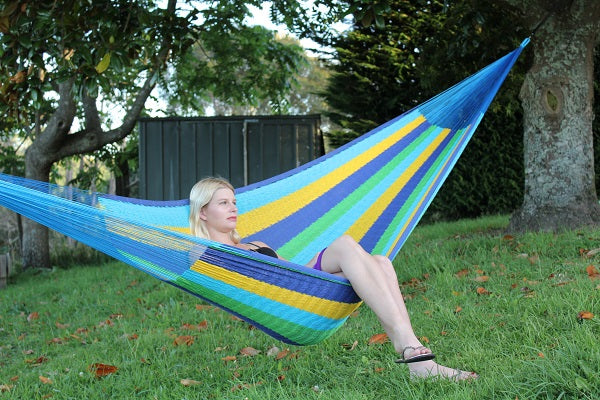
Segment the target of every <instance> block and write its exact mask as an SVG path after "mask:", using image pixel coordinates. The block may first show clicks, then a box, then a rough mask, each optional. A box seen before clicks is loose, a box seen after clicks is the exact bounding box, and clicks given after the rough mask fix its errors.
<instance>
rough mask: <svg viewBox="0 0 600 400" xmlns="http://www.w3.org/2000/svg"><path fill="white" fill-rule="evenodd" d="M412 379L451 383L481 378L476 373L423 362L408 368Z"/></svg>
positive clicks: (431, 362)
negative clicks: (428, 379)
mask: <svg viewBox="0 0 600 400" xmlns="http://www.w3.org/2000/svg"><path fill="white" fill-rule="evenodd" d="M408 368H409V370H410V377H411V378H435V379H448V380H451V381H456V382H458V381H464V380H471V379H477V378H479V375H477V374H476V373H475V372H469V371H461V370H459V369H455V368H448V367H444V366H443V365H440V364H437V363H436V362H433V361H423V362H417V363H414V364H410V365H409V366H408Z"/></svg>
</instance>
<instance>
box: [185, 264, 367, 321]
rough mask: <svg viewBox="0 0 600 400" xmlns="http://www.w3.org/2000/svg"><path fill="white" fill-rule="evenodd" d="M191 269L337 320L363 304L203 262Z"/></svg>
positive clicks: (262, 295)
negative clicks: (325, 297) (284, 285)
mask: <svg viewBox="0 0 600 400" xmlns="http://www.w3.org/2000/svg"><path fill="white" fill-rule="evenodd" d="M190 269H191V270H193V271H195V272H198V273H199V274H202V275H206V276H208V277H210V278H213V279H215V280H218V281H221V282H224V283H226V284H229V285H232V286H235V287H237V288H240V289H243V290H246V291H249V292H252V293H254V294H257V295H259V296H261V297H265V298H268V299H271V300H274V301H276V302H279V303H282V304H286V305H288V306H291V307H295V308H298V309H301V310H303V311H306V312H309V313H313V314H317V315H320V316H323V317H327V318H331V319H336V320H337V319H342V318H345V317H347V316H348V315H349V314H350V313H352V312H353V311H354V310H355V309H357V308H358V307H359V306H360V304H361V303H362V302H357V303H351V304H349V303H342V302H339V301H333V300H328V299H323V298H319V297H316V296H311V295H308V294H304V293H299V292H295V291H293V290H290V289H285V288H281V287H279V286H275V285H271V284H270V283H265V282H262V281H260V280H257V279H253V278H250V277H248V276H245V275H242V274H239V273H237V272H232V271H228V270H226V269H224V268H221V267H218V266H216V265H213V264H209V263H207V262H205V261H202V260H197V261H196V262H195V263H194V264H193V265H192V266H191V268H190Z"/></svg>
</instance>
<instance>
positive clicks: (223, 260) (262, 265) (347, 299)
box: [200, 248, 360, 303]
mask: <svg viewBox="0 0 600 400" xmlns="http://www.w3.org/2000/svg"><path fill="white" fill-rule="evenodd" d="M242 251H243V250H242ZM248 253H251V252H248ZM251 256H252V258H247V259H240V258H238V257H239V256H236V255H235V254H229V253H226V252H218V251H216V250H213V249H210V248H209V249H207V251H206V253H205V254H204V255H203V256H202V257H200V259H202V260H203V261H206V262H208V263H209V264H212V265H215V266H217V267H222V268H225V269H227V270H228V271H234V272H237V273H239V274H241V275H244V276H247V277H250V278H253V279H256V280H260V281H262V282H265V283H269V284H271V285H274V286H278V287H281V288H285V289H289V290H293V291H295V292H298V293H303V294H307V295H311V296H315V297H321V295H320V292H321V289H320V287H319V286H320V285H319V284H321V285H323V284H329V285H332V288H334V287H335V285H340V286H345V287H350V284H349V283H347V281H346V280H345V279H341V278H337V277H335V276H333V275H330V274H327V273H325V272H322V271H317V270H314V269H312V268H308V267H304V266H302V265H297V264H293V263H290V262H287V261H285V260H277V259H274V258H273V257H269V256H265V255H262V254H259V253H253V254H251ZM248 257H250V255H248ZM242 260H243V262H242ZM273 264H276V265H273ZM282 266H284V267H285V266H287V268H282ZM302 269H305V270H306V271H302ZM298 273H302V274H303V275H306V276H311V277H312V278H315V279H313V280H311V282H310V284H302V285H299V284H300V283H301V282H300V281H299V276H298ZM319 277H321V278H322V279H319ZM336 278H337V279H336ZM332 281H333V282H332ZM336 281H337V282H336ZM327 295H328V297H327V299H328V300H333V301H337V302H340V303H356V302H358V301H360V298H359V297H358V296H357V295H356V293H354V291H353V290H330V291H329V292H328V293H327Z"/></svg>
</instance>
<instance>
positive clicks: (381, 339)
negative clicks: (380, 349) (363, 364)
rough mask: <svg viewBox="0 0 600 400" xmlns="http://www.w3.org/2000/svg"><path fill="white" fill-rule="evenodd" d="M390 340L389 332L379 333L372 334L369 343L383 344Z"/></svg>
mask: <svg viewBox="0 0 600 400" xmlns="http://www.w3.org/2000/svg"><path fill="white" fill-rule="evenodd" d="M387 341H388V335H387V333H378V334H377V335H373V336H371V338H370V339H369V344H383V343H385V342H387Z"/></svg>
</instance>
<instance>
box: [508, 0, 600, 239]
mask: <svg viewBox="0 0 600 400" xmlns="http://www.w3.org/2000/svg"><path fill="white" fill-rule="evenodd" d="M588 6H589V7H588ZM592 8H596V10H595V11H594V12H596V11H597V7H595V6H594V7H592V3H591V2H589V0H574V1H573V2H572V3H571V8H570V9H569V10H568V11H567V10H564V11H565V12H564V13H556V14H553V15H551V17H550V18H549V19H548V20H547V21H546V23H545V24H544V25H543V26H542V27H541V28H540V31H539V33H536V35H535V36H534V38H533V41H532V47H533V51H534V65H533V66H532V68H531V69H530V70H529V72H528V73H527V74H526V76H525V81H524V83H523V87H522V88H521V94H520V97H521V100H522V102H523V108H524V148H525V154H524V157H525V160H524V161H525V191H524V201H523V205H522V207H521V208H520V209H519V210H517V211H515V213H514V214H513V215H512V218H511V221H510V225H509V230H511V231H517V232H523V231H540V230H541V231H558V230H561V229H572V228H577V227H581V226H586V225H596V224H599V223H600V206H599V205H598V197H597V194H596V187H595V179H594V151H593V142H592V140H593V139H592V138H593V134H592V120H593V117H594V115H593V85H594V82H593V68H594V46H595V43H596V41H597V30H598V29H599V27H600V24H599V23H598V21H597V19H596V21H593V22H590V20H589V18H590V14H592V10H591V9H592Z"/></svg>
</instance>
